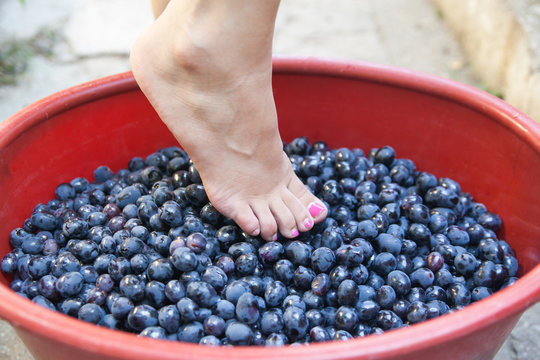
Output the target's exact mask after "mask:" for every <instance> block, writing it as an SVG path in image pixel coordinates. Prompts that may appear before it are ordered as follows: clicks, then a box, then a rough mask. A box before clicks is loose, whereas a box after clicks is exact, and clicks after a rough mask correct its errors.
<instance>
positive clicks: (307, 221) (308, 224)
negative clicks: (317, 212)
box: [304, 219, 313, 229]
mask: <svg viewBox="0 0 540 360" xmlns="http://www.w3.org/2000/svg"><path fill="white" fill-rule="evenodd" d="M304 226H305V227H306V228H308V229H311V227H312V226H313V221H311V219H306V220H304Z"/></svg>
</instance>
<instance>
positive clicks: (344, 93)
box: [0, 59, 540, 360]
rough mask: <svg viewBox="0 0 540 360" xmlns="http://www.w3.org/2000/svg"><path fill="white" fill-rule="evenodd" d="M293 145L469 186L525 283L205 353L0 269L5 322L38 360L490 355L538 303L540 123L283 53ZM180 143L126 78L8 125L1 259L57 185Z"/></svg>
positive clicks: (280, 101) (442, 90) (416, 85)
mask: <svg viewBox="0 0 540 360" xmlns="http://www.w3.org/2000/svg"><path fill="white" fill-rule="evenodd" d="M274 88H275V98H276V103H277V108H278V113H279V119H280V128H281V134H282V136H283V139H284V140H286V141H290V140H291V139H293V138H294V137H297V136H301V135H305V136H308V137H309V138H310V139H312V140H317V139H322V140H326V141H327V142H328V143H329V144H330V145H331V146H333V147H338V146H347V147H361V148H363V149H364V150H369V149H370V148H371V147H379V146H382V145H386V144H388V145H391V146H393V147H394V148H395V149H396V151H397V154H398V157H404V158H410V159H413V160H414V161H415V162H416V164H417V167H418V168H419V169H422V170H426V171H430V172H432V173H434V174H435V175H437V176H446V177H451V178H453V179H455V180H457V181H459V182H460V183H461V185H462V189H463V190H464V191H467V192H470V193H472V194H473V196H474V197H475V199H476V200H477V201H481V202H483V203H485V204H486V205H487V206H488V208H489V209H491V210H493V211H496V212H497V213H498V214H500V215H501V217H502V218H503V221H504V227H503V229H502V230H501V232H500V238H502V239H506V240H507V241H508V242H509V243H510V244H511V245H512V246H513V248H514V249H515V250H516V252H517V257H518V259H519V262H520V274H521V275H522V278H521V279H520V280H519V281H517V283H516V284H515V285H513V286H511V287H509V288H507V289H505V290H503V291H500V292H498V293H497V294H495V295H494V296H492V297H490V298H488V299H486V300H483V301H480V302H478V303H475V304H473V305H471V306H469V307H467V308H466V309H464V310H461V311H458V312H456V313H453V314H450V315H446V316H443V317H441V318H437V319H434V320H430V321H427V322H425V323H422V324H417V325H414V326H411V327H409V328H406V329H400V330H396V331H392V332H388V333H385V334H383V335H379V336H369V337H366V338H362V339H355V340H351V341H347V342H330V343H325V344H314V345H310V346H302V347H284V348H262V347H232V348H209V347H203V346H198V345H194V344H185V343H180V342H165V341H158V340H152V339H147V338H139V337H136V336H135V335H132V334H128V333H123V332H116V331H111V330H107V329H103V328H99V327H97V326H94V325H91V324H87V323H84V322H81V321H78V320H75V319H73V318H70V317H68V316H64V315H62V314H60V313H56V312H53V311H49V310H47V309H45V308H42V307H39V306H38V305H35V304H33V303H31V302H30V301H28V300H25V299H23V298H21V297H19V296H17V295H16V294H15V293H14V292H12V291H11V290H10V289H9V288H8V282H9V279H7V278H6V277H4V276H3V275H0V299H1V300H0V316H1V317H2V318H4V319H6V320H7V321H9V322H10V323H11V324H12V325H13V326H14V327H15V329H16V331H17V333H18V334H19V335H20V337H21V338H22V339H23V341H24V343H25V344H26V345H27V346H28V348H29V349H30V351H31V352H32V354H33V355H34V356H35V357H36V359H51V360H60V359H77V360H86V359H126V360H135V359H149V360H150V359H152V360H154V359H193V358H197V359H233V358H240V359H277V358H294V359H296V360H300V359H309V360H315V359H338V358H339V359H402V360H403V359H428V358H429V359H431V358H436V359H438V360H443V359H453V360H454V359H487V358H491V357H492V356H493V355H494V354H495V353H496V351H497V349H498V348H499V346H500V345H501V344H502V343H503V341H504V339H505V338H506V337H507V336H508V334H509V333H510V331H511V329H512V327H513V326H514V325H515V323H516V322H517V320H518V318H519V316H520V315H521V314H522V313H523V311H524V310H525V309H526V308H528V307H529V306H531V305H532V304H534V303H535V302H536V301H538V300H539V298H540V266H539V265H538V263H539V261H540V221H538V219H539V218H540V181H539V179H540V126H539V125H538V124H537V123H534V122H533V121H532V120H530V119H528V118H527V117H526V116H525V115H523V114H522V113H520V112H519V111H517V110H516V109H514V108H512V107H511V106H509V105H507V104H506V103H504V102H503V101H501V100H499V99H497V98H495V97H493V96H491V95H489V94H486V93H484V92H481V91H479V90H475V89H472V88H470V87H467V86H464V85H460V84H457V83H455V82H452V81H448V80H443V79H439V78H435V77H433V76H428V75H423V74H419V73H416V72H411V71H406V70H400V69H394V68H390V67H385V66H378V65H371V64H363V63H350V62H339V61H323V60H316V59H276V60H275V71H274ZM172 144H175V141H174V139H173V137H172V136H171V135H170V134H169V132H168V131H167V129H166V127H165V126H163V125H162V123H161V122H160V121H159V119H158V117H157V116H156V114H155V113H154V111H153V109H152V108H151V106H150V105H149V104H148V102H147V101H146V99H145V98H144V96H143V94H142V93H141V92H140V91H139V89H138V87H137V85H136V83H135V81H134V80H133V78H132V77H131V75H130V74H129V73H126V74H120V75H116V76H112V77H108V78H104V79H100V80H96V81H93V82H89V83H86V84H83V85H80V86H77V87H74V88H71V89H68V90H65V91H62V92H60V93H57V94H54V95H51V96H49V97H47V98H45V99H43V100H41V101H39V102H37V103H35V104H33V105H30V106H28V107H27V108H25V109H24V110H22V111H20V112H19V113H17V114H15V115H14V116H12V117H11V118H9V119H8V120H6V121H4V122H3V123H0V193H1V194H2V201H1V202H0V234H1V235H0V236H1V239H2V240H1V241H0V256H3V255H4V254H6V253H7V252H8V251H9V250H10V249H9V247H10V246H9V242H8V234H9V232H10V231H11V229H13V228H15V227H17V226H21V224H22V222H23V221H24V219H25V218H26V217H28V216H29V215H30V213H31V210H32V208H33V206H34V205H35V204H36V203H38V202H45V201H47V200H49V199H50V198H52V197H53V194H54V189H55V186H56V184H58V183H60V182H65V181H70V180H71V179H73V178H74V177H77V176H86V177H88V178H92V171H93V169H94V168H95V167H97V166H99V165H102V164H106V165H108V166H110V167H111V168H113V169H114V170H118V169H120V168H122V167H125V166H126V165H127V161H128V160H129V158H131V157H133V156H146V155H148V154H150V153H151V152H153V151H154V150H156V149H157V148H159V147H163V146H168V145H172Z"/></svg>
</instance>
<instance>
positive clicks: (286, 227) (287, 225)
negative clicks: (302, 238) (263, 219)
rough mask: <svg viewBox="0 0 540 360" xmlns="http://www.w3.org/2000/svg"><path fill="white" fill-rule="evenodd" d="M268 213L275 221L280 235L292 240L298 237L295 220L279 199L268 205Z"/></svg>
mask: <svg viewBox="0 0 540 360" xmlns="http://www.w3.org/2000/svg"><path fill="white" fill-rule="evenodd" d="M270 211H271V212H272V215H274V218H275V219H276V223H277V225H278V228H279V232H280V233H281V235H283V236H284V237H286V238H287V239H292V238H294V237H297V236H298V235H299V233H298V228H297V227H296V219H295V217H294V215H293V213H292V212H291V210H290V209H289V207H288V206H287V205H286V204H285V203H284V202H283V200H282V198H281V197H277V198H275V199H273V200H272V202H271V203H270Z"/></svg>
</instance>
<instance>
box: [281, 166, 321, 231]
mask: <svg viewBox="0 0 540 360" xmlns="http://www.w3.org/2000/svg"><path fill="white" fill-rule="evenodd" d="M288 187H289V190H290V191H291V193H292V194H293V195H294V196H296V198H298V200H300V202H301V203H302V204H303V205H304V206H305V208H306V209H307V210H308V211H309V214H310V215H311V216H312V218H313V220H314V221H315V222H316V223H318V222H321V221H323V220H324V218H325V217H326V215H327V213H328V209H327V208H326V206H325V205H324V204H323V202H322V201H321V200H320V199H318V198H317V197H316V196H315V195H313V194H312V193H311V191H309V189H308V188H307V187H306V186H305V185H304V184H303V183H302V182H301V181H300V179H298V178H297V177H296V176H295V177H294V178H293V179H292V180H291V182H290V183H289V186H288Z"/></svg>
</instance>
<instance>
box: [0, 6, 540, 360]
mask: <svg viewBox="0 0 540 360" xmlns="http://www.w3.org/2000/svg"><path fill="white" fill-rule="evenodd" d="M152 21H153V18H152V12H151V8H150V1H149V0H0V121H2V120H4V119H6V118H8V117H9V116H10V115H12V114H14V113H15V112H17V111H19V110H20V109H22V108H23V107H24V106H26V105H28V104H31V103H33V102H34V101H37V100H39V99H41V98H43V97H45V96H47V95H50V94H52V93H54V92H56V91H59V90H62V89H65V88H67V87H70V86H73V85H77V84H80V83H82V82H86V81H90V80H93V79H96V78H99V77H103V76H107V75H111V74H115V73H118V72H123V71H128V70H129V50H130V47H131V44H132V43H133V41H134V40H135V38H136V37H137V35H138V33H139V32H140V31H141V29H143V28H144V27H145V26H147V25H149V24H150V23H151V22H152ZM274 53H275V55H277V56H279V55H299V56H318V57H327V58H341V59H350V60H360V61H369V62H376V63H381V64H387V65H392V66H399V67H403V68H408V69H412V70H416V71H421V72H426V73H430V74H434V75H437V76H441V77H444V78H449V79H453V80H456V81H459V82H462V83H465V84H468V85H471V86H474V87H478V88H480V89H482V90H485V91H488V92H490V93H492V94H493V95H495V96H498V97H501V98H503V99H504V100H506V101H507V102H509V103H510V104H512V105H514V106H515V107H517V108H518V109H519V110H521V111H523V112H525V113H526V114H528V115H529V116H531V117H532V118H533V119H535V120H536V121H540V0H376V1H375V0H371V1H369V0H363V1H359V0H332V1H329V0H283V1H282V3H281V6H280V11H279V13H278V19H277V23H276V34H275V42H274ZM538 358H540V306H539V305H537V306H536V307H533V308H531V309H530V310H529V311H528V312H526V313H525V315H524V316H523V317H522V319H521V321H520V322H519V323H518V325H517V327H516V328H515V329H514V331H513V332H512V334H511V335H510V337H509V338H508V340H507V341H506V343H505V344H504V345H503V347H502V348H501V350H500V351H499V353H498V355H497V356H496V359H497V360H510V359H511V360H514V359H519V360H521V359H531V360H532V359H538ZM0 359H2V360H4V359H5V360H15V359H17V360H31V359H32V357H31V356H30V355H29V354H28V352H27V351H26V348H25V347H24V345H23V344H22V343H21V342H20V341H19V340H18V338H17V336H16V334H15V333H14V332H13V331H12V329H11V327H10V326H9V325H8V324H6V323H5V322H2V321H0Z"/></svg>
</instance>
